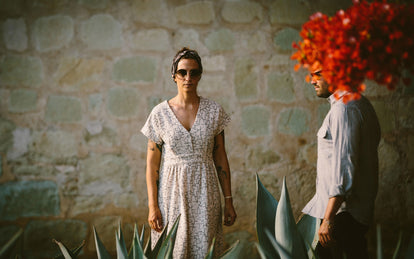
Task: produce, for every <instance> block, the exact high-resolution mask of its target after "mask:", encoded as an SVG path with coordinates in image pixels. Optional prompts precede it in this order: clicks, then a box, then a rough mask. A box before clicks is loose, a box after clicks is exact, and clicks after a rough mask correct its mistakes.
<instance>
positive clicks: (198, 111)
mask: <svg viewBox="0 0 414 259" xmlns="http://www.w3.org/2000/svg"><path fill="white" fill-rule="evenodd" d="M202 100H203V97H201V96H200V101H199V103H198V109H197V113H196V117H195V119H194V122H193V125H191V127H190V129H189V130H188V129H187V128H186V127H184V125H183V124H182V123H181V121H180V120H179V119H178V118H177V115H175V113H174V110H173V109H172V108H171V106H170V104H169V103H168V100H166V101H165V103H166V104H167V107H168V110H170V112H171V113H172V115H173V117H174V118H175V121H176V122H177V123H178V124H179V125H180V126H181V128H183V129H184V130H185V131H186V132H188V133H190V132H191V130H192V129H194V126H195V125H196V122H197V119H198V117H199V116H198V114H199V113H200V106H201V103H202Z"/></svg>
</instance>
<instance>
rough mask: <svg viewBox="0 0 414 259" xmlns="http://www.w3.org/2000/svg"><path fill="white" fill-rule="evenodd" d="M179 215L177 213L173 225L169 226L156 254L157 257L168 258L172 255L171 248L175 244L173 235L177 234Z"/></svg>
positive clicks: (159, 258) (160, 258)
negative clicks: (168, 230)
mask: <svg viewBox="0 0 414 259" xmlns="http://www.w3.org/2000/svg"><path fill="white" fill-rule="evenodd" d="M180 217H181V215H178V217H177V219H176V220H175V222H174V225H173V226H172V227H171V230H170V232H169V233H168V235H167V237H166V238H165V240H164V241H163V242H162V244H161V247H160V250H159V252H158V254H157V259H163V258H170V256H171V257H172V250H173V248H174V244H175V237H176V235H177V229H178V224H179V223H180Z"/></svg>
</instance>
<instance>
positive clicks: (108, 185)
mask: <svg viewBox="0 0 414 259" xmlns="http://www.w3.org/2000/svg"><path fill="white" fill-rule="evenodd" d="M129 171H130V168H129V166H128V161H127V160H126V159H125V158H124V157H122V156H117V155H111V154H105V155H101V154H92V155H91V156H90V157H87V158H86V159H84V160H81V161H80V162H79V172H80V177H79V186H80V188H79V191H80V194H81V195H84V196H99V195H104V194H107V193H109V192H112V193H123V192H124V191H125V190H124V188H126V187H127V186H128V185H129V184H130V179H129ZM115 172H116V173H115Z"/></svg>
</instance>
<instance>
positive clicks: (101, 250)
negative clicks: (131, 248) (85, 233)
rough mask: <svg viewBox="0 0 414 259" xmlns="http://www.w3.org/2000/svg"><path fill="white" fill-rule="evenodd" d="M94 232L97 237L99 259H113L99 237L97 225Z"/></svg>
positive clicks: (96, 244)
mask: <svg viewBox="0 0 414 259" xmlns="http://www.w3.org/2000/svg"><path fill="white" fill-rule="evenodd" d="M93 234H94V237H95V246H96V254H97V256H98V259H111V256H110V255H109V253H108V251H107V250H106V248H105V246H104V245H103V243H102V241H101V239H99V236H98V233H97V232H96V229H95V227H93Z"/></svg>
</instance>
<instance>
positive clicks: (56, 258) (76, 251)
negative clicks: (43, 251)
mask: <svg viewBox="0 0 414 259" xmlns="http://www.w3.org/2000/svg"><path fill="white" fill-rule="evenodd" d="M84 246H85V240H83V241H82V243H81V244H80V245H79V246H78V247H76V248H74V249H72V250H70V252H71V253H72V254H73V255H74V257H75V258H76V257H77V256H78V255H79V253H80V251H81V250H82V248H83V247H84ZM64 258H65V256H64V255H63V254H60V255H58V256H55V257H54V259H64Z"/></svg>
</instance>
